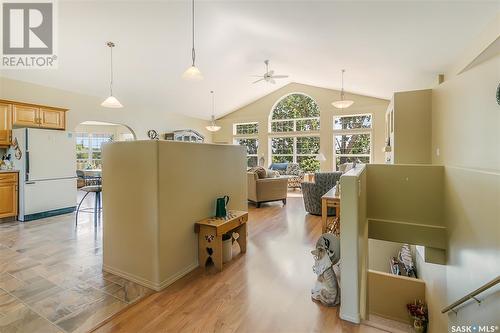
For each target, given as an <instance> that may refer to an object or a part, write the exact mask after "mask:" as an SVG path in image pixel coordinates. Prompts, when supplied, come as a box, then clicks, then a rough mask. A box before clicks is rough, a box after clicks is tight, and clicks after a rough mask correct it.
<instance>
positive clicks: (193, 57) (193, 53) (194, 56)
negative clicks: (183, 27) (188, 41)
mask: <svg viewBox="0 0 500 333" xmlns="http://www.w3.org/2000/svg"><path fill="white" fill-rule="evenodd" d="M192 14H193V22H192V28H193V29H192V34H193V48H192V49H191V57H192V59H193V67H195V65H194V62H195V59H196V51H195V50H194V0H193V1H192Z"/></svg>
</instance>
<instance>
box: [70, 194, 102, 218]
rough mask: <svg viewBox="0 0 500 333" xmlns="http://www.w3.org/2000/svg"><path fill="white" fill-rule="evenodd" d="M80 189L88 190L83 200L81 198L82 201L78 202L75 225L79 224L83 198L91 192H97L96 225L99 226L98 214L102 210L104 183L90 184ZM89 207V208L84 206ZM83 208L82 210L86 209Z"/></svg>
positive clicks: (95, 206) (95, 205)
mask: <svg viewBox="0 0 500 333" xmlns="http://www.w3.org/2000/svg"><path fill="white" fill-rule="evenodd" d="M80 190H82V191H84V192H87V193H85V195H84V196H83V198H82V200H80V203H79V204H78V207H77V208H76V221H75V225H76V226H78V212H79V211H80V206H81V205H82V203H83V200H85V198H86V197H87V195H89V193H95V204H94V209H93V211H94V226H97V214H98V213H99V215H100V210H101V192H102V185H88V186H84V187H82V188H80ZM84 209H87V208H84ZM84 209H82V211H83V210H84Z"/></svg>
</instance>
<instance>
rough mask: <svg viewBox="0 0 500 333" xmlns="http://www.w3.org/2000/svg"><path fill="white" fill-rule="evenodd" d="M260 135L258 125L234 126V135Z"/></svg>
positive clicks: (244, 124) (243, 124)
mask: <svg viewBox="0 0 500 333" xmlns="http://www.w3.org/2000/svg"><path fill="white" fill-rule="evenodd" d="M258 133H259V124H258V123H241V124H234V127H233V134H234V135H256V134H258Z"/></svg>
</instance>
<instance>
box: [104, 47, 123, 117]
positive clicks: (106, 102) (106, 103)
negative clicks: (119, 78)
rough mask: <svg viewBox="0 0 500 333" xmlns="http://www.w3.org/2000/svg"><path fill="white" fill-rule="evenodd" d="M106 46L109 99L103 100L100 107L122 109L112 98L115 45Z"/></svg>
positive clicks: (114, 98)
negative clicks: (108, 63) (109, 58)
mask: <svg viewBox="0 0 500 333" xmlns="http://www.w3.org/2000/svg"><path fill="white" fill-rule="evenodd" d="M106 46H107V47H109V50H110V54H111V77H110V80H109V97H108V98H106V99H105V100H104V102H102V103H101V106H104V107H105V108H114V109H117V108H122V107H123V105H122V103H120V102H119V101H118V99H116V97H115V96H113V47H115V43H113V42H107V43H106Z"/></svg>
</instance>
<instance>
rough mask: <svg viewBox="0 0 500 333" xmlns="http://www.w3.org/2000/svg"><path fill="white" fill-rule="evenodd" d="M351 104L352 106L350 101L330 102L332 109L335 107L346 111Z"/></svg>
mask: <svg viewBox="0 0 500 333" xmlns="http://www.w3.org/2000/svg"><path fill="white" fill-rule="evenodd" d="M353 104H354V101H351V100H348V99H345V100H340V101H335V102H332V105H333V106H334V107H336V108H337V109H347V108H348V107H350V106H351V105H353Z"/></svg>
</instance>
